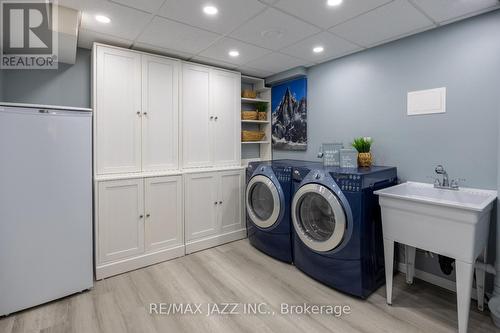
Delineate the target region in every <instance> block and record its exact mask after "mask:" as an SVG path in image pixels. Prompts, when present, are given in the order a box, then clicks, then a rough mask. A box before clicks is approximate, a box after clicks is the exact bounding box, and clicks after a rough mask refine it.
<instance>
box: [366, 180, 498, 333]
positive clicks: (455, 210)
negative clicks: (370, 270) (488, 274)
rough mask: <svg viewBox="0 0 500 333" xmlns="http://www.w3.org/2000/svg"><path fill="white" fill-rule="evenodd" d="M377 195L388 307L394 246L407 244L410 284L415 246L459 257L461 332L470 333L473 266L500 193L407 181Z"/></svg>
mask: <svg viewBox="0 0 500 333" xmlns="http://www.w3.org/2000/svg"><path fill="white" fill-rule="evenodd" d="M375 194H377V195H379V203H380V206H381V208H382V230H383V235H384V252H385V265H386V267H385V268H386V283H387V303H388V304H392V272H393V270H392V269H393V267H392V265H393V258H394V242H398V243H402V244H405V245H406V257H407V258H406V259H407V282H409V283H411V282H412V281H413V275H414V271H415V269H414V263H415V248H421V249H424V250H427V251H431V252H434V253H438V254H441V255H445V256H447V257H450V258H453V259H455V270H456V280H457V281H456V282H457V300H458V319H459V320H458V327H459V332H467V324H468V317H469V308H470V298H471V289H472V280H473V275H474V266H475V262H476V259H477V258H478V257H479V255H480V254H482V253H483V252H484V251H485V248H486V245H487V239H488V230H489V224H490V215H491V214H490V213H491V209H492V207H493V203H494V201H495V199H496V198H497V192H496V191H489V190H480V189H472V188H460V189H459V190H451V189H440V188H435V187H434V185H432V184H425V183H416V182H407V183H403V184H399V185H396V186H393V187H389V188H385V189H382V190H379V191H376V192H375ZM480 280H484V273H482V275H481V279H480ZM483 284H484V282H483Z"/></svg>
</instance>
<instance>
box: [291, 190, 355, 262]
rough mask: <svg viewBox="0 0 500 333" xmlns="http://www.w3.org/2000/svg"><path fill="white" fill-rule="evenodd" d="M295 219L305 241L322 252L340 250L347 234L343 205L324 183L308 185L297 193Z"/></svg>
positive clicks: (295, 197) (313, 248)
mask: <svg viewBox="0 0 500 333" xmlns="http://www.w3.org/2000/svg"><path fill="white" fill-rule="evenodd" d="M292 220H293V226H294V228H295V230H296V232H297V235H298V236H299V238H300V239H301V240H302V242H303V243H304V244H305V245H306V246H308V247H309V248H310V249H312V250H314V251H318V252H329V251H332V250H334V249H335V248H337V247H338V246H339V245H340V244H341V243H342V240H343V238H344V235H345V233H346V231H347V224H346V214H345V212H344V208H343V207H342V204H341V203H340V201H339V199H338V198H337V196H336V195H335V194H334V193H333V192H332V191H330V190H329V189H328V188H326V187H325V186H323V185H320V184H306V185H304V186H302V187H301V188H300V189H299V190H298V191H297V192H296V193H295V196H294V197H293V201H292Z"/></svg>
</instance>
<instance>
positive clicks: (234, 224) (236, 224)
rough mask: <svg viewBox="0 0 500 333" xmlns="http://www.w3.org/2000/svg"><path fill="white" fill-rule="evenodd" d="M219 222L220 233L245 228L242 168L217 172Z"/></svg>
mask: <svg viewBox="0 0 500 333" xmlns="http://www.w3.org/2000/svg"><path fill="white" fill-rule="evenodd" d="M219 175H220V176H219V184H220V185H219V202H222V203H221V204H220V205H219V207H218V209H219V214H218V216H219V221H220V222H219V224H220V225H221V228H222V233H227V232H231V231H235V230H240V229H243V228H245V223H244V211H243V209H244V192H243V191H244V190H243V189H244V186H245V184H244V172H243V171H242V170H235V171H224V172H220V173H219Z"/></svg>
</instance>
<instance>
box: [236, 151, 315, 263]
mask: <svg viewBox="0 0 500 333" xmlns="http://www.w3.org/2000/svg"><path fill="white" fill-rule="evenodd" d="M306 166H309V168H312V167H313V166H314V167H320V166H321V163H318V162H308V161H300V160H273V161H265V162H251V163H249V165H248V167H247V187H246V211H247V231H248V239H249V240H250V244H252V245H253V246H254V247H255V248H257V249H258V250H260V251H261V252H264V253H265V254H267V255H269V256H271V257H273V258H275V259H278V260H281V261H284V262H287V263H291V262H292V261H293V253H292V232H291V220H290V199H291V194H292V178H291V177H292V171H293V170H295V169H296V168H299V167H301V168H305V167H306Z"/></svg>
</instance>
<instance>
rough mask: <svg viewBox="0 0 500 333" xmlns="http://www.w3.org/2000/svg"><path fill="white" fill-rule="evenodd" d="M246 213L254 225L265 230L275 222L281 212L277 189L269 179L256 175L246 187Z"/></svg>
mask: <svg viewBox="0 0 500 333" xmlns="http://www.w3.org/2000/svg"><path fill="white" fill-rule="evenodd" d="M246 197H247V213H248V216H249V217H250V219H251V220H252V222H253V223H255V225H257V226H258V227H260V228H263V229H267V228H270V227H272V226H273V225H274V224H275V223H276V222H277V221H278V217H279V215H280V211H281V201H280V196H279V192H278V189H277V188H276V185H275V184H274V183H273V182H272V181H271V179H269V178H267V177H266V176H262V175H258V176H255V177H253V178H252V179H251V180H250V181H249V182H248V185H247V196H246Z"/></svg>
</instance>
